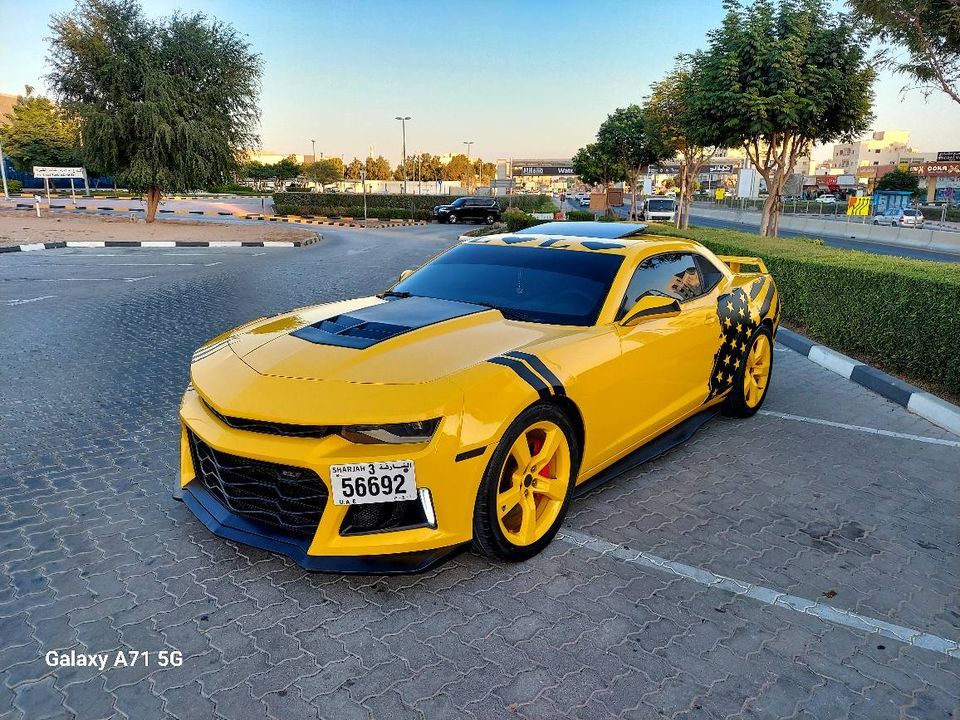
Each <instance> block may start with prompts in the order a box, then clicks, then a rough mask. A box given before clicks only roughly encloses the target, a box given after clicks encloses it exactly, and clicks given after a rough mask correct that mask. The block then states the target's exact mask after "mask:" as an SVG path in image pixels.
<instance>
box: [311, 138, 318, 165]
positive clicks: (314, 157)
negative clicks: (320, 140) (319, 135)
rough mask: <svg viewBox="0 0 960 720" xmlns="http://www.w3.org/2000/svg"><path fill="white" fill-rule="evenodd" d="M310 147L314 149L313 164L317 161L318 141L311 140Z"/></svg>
mask: <svg viewBox="0 0 960 720" xmlns="http://www.w3.org/2000/svg"><path fill="white" fill-rule="evenodd" d="M310 147H311V148H312V149H313V162H316V161H317V141H316V140H311V141H310Z"/></svg>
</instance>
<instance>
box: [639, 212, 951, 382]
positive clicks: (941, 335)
mask: <svg viewBox="0 0 960 720" xmlns="http://www.w3.org/2000/svg"><path fill="white" fill-rule="evenodd" d="M650 233H651V234H657V235H679V236H681V237H688V238H692V239H694V240H697V241H699V242H701V243H703V244H704V245H706V246H707V247H708V248H710V249H711V250H712V251H713V252H715V253H717V254H719V255H749V256H759V257H761V258H763V261H764V262H765V263H766V265H767V268H768V269H769V270H770V272H771V273H772V274H773V277H774V279H775V280H776V282H777V287H778V288H779V290H780V293H781V297H782V300H783V318H784V320H786V321H787V322H788V323H791V324H793V325H796V326H797V327H798V329H799V330H801V331H802V332H804V333H806V334H808V335H809V336H810V337H811V338H813V339H815V340H817V341H818V342H822V343H823V344H824V345H827V346H829V347H832V348H834V349H835V350H838V351H840V352H843V353H847V354H850V355H853V356H854V357H857V358H860V359H862V360H863V361H864V362H867V363H869V364H871V365H875V366H877V367H880V368H882V369H884V370H886V371H887V372H890V373H893V374H895V375H900V376H902V377H905V378H908V379H910V380H913V381H914V382H916V383H918V384H920V385H923V386H926V387H927V388H929V389H930V390H931V391H933V392H938V391H939V392H940V394H946V395H948V396H950V397H952V398H957V397H958V396H960V360H958V359H960V265H958V264H953V263H937V262H929V261H924V260H907V259H903V258H895V257H892V256H888V255H874V254H871V253H864V252H858V251H855V250H840V249H836V248H830V247H826V246H824V245H823V243H821V242H820V241H817V240H805V239H792V238H791V239H788V238H763V237H760V236H758V235H751V234H748V233H742V232H737V231H734V230H719V229H708V228H690V229H689V230H677V229H676V228H672V227H669V226H663V227H659V226H658V227H657V228H656V230H653V229H651V231H650Z"/></svg>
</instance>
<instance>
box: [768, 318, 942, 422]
mask: <svg viewBox="0 0 960 720" xmlns="http://www.w3.org/2000/svg"><path fill="white" fill-rule="evenodd" d="M777 342H780V343H782V344H783V345H785V346H787V347H788V348H790V349H791V350H795V351H796V352H798V353H800V354H801V355H803V356H804V357H806V358H807V359H808V360H811V361H812V362H815V363H816V364H817V365H820V366H821V367H825V368H826V369H827V370H830V371H831V372H834V373H836V374H837V375H840V376H841V377H844V378H846V379H847V380H850V381H851V382H854V383H856V384H857V385H861V386H862V387H865V388H867V389H868V390H872V391H873V392H875V393H877V394H878V395H881V396H882V397H885V398H886V399H887V400H890V401H891V402H895V403H896V404H897V405H900V406H901V407H904V408H906V409H907V410H909V411H910V412H912V413H913V414H915V415H919V416H920V417H922V418H924V419H926V420H929V421H930V422H932V423H933V424H934V425H938V426H939V427H942V428H943V429H944V430H949V431H950V432H952V433H954V434H956V435H960V407H957V406H956V405H954V404H953V403H949V402H947V401H946V400H943V399H941V398H938V397H937V396H936V395H931V394H930V393H928V392H925V391H923V390H921V389H920V388H918V387H914V386H913V385H911V384H910V383H907V382H904V381H903V380H901V379H900V378H896V377H894V376H893V375H888V374H887V373H885V372H883V371H882V370H877V369H876V368H875V367H872V366H870V365H867V364H866V363H862V362H860V361H859V360H854V359H853V358H850V357H847V356H846V355H843V354H841V353H838V352H837V351H836V350H831V349H830V348H828V347H826V346H824V345H817V344H816V343H815V342H813V341H812V340H810V339H809V338H807V337H804V336H803V335H801V334H800V333H796V332H793V331H792V330H788V329H787V328H784V327H781V328H780V329H779V330H778V331H777Z"/></svg>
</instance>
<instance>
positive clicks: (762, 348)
mask: <svg viewBox="0 0 960 720" xmlns="http://www.w3.org/2000/svg"><path fill="white" fill-rule="evenodd" d="M770 360H771V347H770V338H769V337H767V336H766V335H765V334H763V333H760V334H758V335H757V336H756V339H755V340H754V341H753V347H751V348H750V354H749V355H748V356H747V368H746V372H745V373H744V374H743V397H744V400H745V401H746V403H747V407H750V408H755V407H757V405H759V404H760V401H761V400H763V394H764V392H766V389H767V383H768V382H769V381H770Z"/></svg>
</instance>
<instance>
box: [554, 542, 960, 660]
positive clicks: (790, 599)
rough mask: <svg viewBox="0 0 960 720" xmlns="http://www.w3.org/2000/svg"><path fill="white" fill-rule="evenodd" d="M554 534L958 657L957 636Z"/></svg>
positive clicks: (601, 551) (579, 544)
mask: <svg viewBox="0 0 960 720" xmlns="http://www.w3.org/2000/svg"><path fill="white" fill-rule="evenodd" d="M557 538H558V539H559V540H561V541H563V542H565V543H569V544H570V545H575V546H576V547H579V548H584V549H587V550H592V551H593V552H596V553H599V554H601V555H609V556H610V557H614V558H617V559H618V560H623V561H624V562H628V563H631V564H633V565H639V566H641V567H645V568H648V569H650V570H660V571H662V572H669V573H673V574H674V575H677V576H678V577H682V578H685V579H687V580H693V581H694V582H696V583H699V584H701V585H705V586H707V587H712V588H716V589H717V590H726V591H727V592H731V593H733V594H734V595H742V596H744V597H748V598H750V599H752V600H757V601H759V602H762V603H764V604H766V605H774V606H776V607H782V608H786V609H787V610H794V611H796V612H799V613H803V614H804V615H811V616H813V617H815V618H818V619H820V620H823V621H824V622H829V623H834V624H836V625H843V626H845V627H849V628H853V629H854V630H860V631H861V632H866V633H876V634H878V635H882V636H883V637H885V638H890V639H891V640H897V641H898V642H902V643H904V644H906V645H913V646H914V647H919V648H923V649H924V650H931V651H932V652H936V653H940V654H941V655H946V656H947V657H952V658H960V643H958V642H957V641H956V640H948V639H946V638H942V637H940V636H939V635H931V634H930V633H925V632H921V631H920V630H914V629H913V628H908V627H904V626H902V625H894V624H892V623H888V622H885V621H884V620H878V619H876V618H872V617H869V616H867V615H860V614H859V613H855V612H851V611H850V610H843V609H842V608H835V607H831V606H830V605H821V604H820V603H819V602H818V601H816V600H808V599H806V598H802V597H798V596H796V595H788V594H787V593H782V592H779V591H777V590H771V589H770V588H766V587H763V586H762V585H754V584H752V583H747V582H743V581H742V580H735V579H734V578H729V577H726V576H725V575H717V574H716V573H712V572H710V571H709V570H703V569H702V568H696V567H692V566H691V565H684V564H683V563H678V562H673V561H672V560H665V559H664V558H661V557H657V556H656V555H651V554H650V553H646V552H643V551H642V550H631V549H630V548H627V547H625V546H623V545H616V544H614V543H611V542H607V541H606V540H601V539H600V538H595V537H593V536H592V535H586V534H585V533H581V532H577V531H576V530H567V529H565V528H561V530H560V532H559V533H557Z"/></svg>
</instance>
